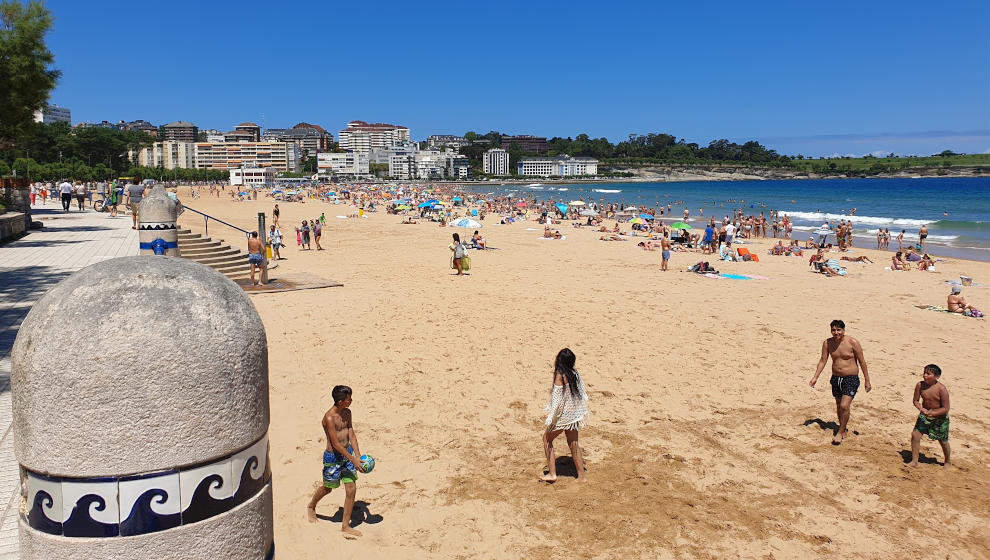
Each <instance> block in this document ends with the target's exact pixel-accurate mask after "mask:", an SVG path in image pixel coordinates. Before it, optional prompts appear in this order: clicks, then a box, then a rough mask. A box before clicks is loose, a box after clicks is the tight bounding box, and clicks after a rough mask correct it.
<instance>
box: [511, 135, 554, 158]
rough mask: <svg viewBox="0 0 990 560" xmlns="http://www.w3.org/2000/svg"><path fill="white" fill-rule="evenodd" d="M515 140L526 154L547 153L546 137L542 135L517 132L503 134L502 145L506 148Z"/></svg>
mask: <svg viewBox="0 0 990 560" xmlns="http://www.w3.org/2000/svg"><path fill="white" fill-rule="evenodd" d="M513 142H515V143H516V144H519V147H520V148H522V151H524V152H526V153H528V154H545V153H547V139H546V138H544V137H543V136H531V135H529V134H519V135H517V136H503V137H502V147H503V148H508V147H509V145H510V144H512V143H513Z"/></svg>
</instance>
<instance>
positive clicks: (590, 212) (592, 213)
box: [581, 210, 598, 216]
mask: <svg viewBox="0 0 990 560" xmlns="http://www.w3.org/2000/svg"><path fill="white" fill-rule="evenodd" d="M581 215H582V216H597V215H598V212H595V211H594V210H581Z"/></svg>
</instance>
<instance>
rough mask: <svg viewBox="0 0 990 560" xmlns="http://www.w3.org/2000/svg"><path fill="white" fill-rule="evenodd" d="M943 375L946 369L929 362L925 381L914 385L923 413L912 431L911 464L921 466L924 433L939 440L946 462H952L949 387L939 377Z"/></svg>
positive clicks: (915, 403)
mask: <svg viewBox="0 0 990 560" xmlns="http://www.w3.org/2000/svg"><path fill="white" fill-rule="evenodd" d="M941 377H942V369H941V368H939V367H938V366H937V365H935V364H928V365H927V366H925V370H924V372H922V374H921V381H919V382H918V384H917V385H915V386H914V397H913V399H912V402H913V404H914V406H915V408H917V409H918V411H919V412H920V414H918V420H917V422H915V423H914V431H912V432H911V462H910V463H908V466H911V467H916V466H918V453H919V452H920V449H921V436H922V434H924V435H927V436H928V438H929V439H933V440H935V441H938V443H939V444H940V445H941V446H942V454H943V455H945V464H944V466H946V467H948V466H949V461H950V458H949V453H950V449H949V390H948V389H946V388H945V385H943V384H942V383H941V382H940V381H939V380H940V378H941Z"/></svg>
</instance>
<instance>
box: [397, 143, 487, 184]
mask: <svg viewBox="0 0 990 560" xmlns="http://www.w3.org/2000/svg"><path fill="white" fill-rule="evenodd" d="M388 174H389V176H390V177H392V178H394V179H441V178H444V177H450V178H468V177H470V176H471V162H470V160H469V159H468V157H467V156H462V155H460V154H458V153H456V152H453V151H450V150H447V151H439V150H416V151H411V152H408V153H403V154H396V155H393V156H392V157H390V158H389V162H388Z"/></svg>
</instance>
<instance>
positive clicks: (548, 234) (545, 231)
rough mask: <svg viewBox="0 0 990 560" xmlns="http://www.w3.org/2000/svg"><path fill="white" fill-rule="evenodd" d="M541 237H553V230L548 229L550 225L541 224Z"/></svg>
mask: <svg viewBox="0 0 990 560" xmlns="http://www.w3.org/2000/svg"><path fill="white" fill-rule="evenodd" d="M543 237H545V238H547V239H550V238H551V237H553V232H552V231H550V226H543Z"/></svg>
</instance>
